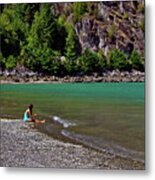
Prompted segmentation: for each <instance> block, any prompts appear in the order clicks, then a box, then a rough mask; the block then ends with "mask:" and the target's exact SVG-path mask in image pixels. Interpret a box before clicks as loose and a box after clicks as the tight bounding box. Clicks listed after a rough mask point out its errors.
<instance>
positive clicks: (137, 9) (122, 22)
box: [55, 0, 145, 56]
mask: <svg viewBox="0 0 155 180" xmlns="http://www.w3.org/2000/svg"><path fill="white" fill-rule="evenodd" d="M70 7H71V3H63V4H62V3H57V4H55V13H57V14H61V13H62V10H63V12H64V14H66V16H67V21H69V22H71V21H72V22H74V20H73V18H74V14H72V10H71V8H70ZM144 9H145V6H144V1H143V0H139V1H124V2H123V1H122V2H121V1H120V2H119V1H114V2H108V1H107V2H93V3H90V2H89V3H87V11H86V13H84V14H83V16H82V18H81V19H80V20H79V21H77V22H75V23H74V27H75V32H76V35H77V37H78V39H79V42H80V45H81V49H82V51H84V50H85V49H86V48H90V49H92V50H93V51H102V53H103V54H104V55H105V56H107V53H108V51H109V50H112V49H113V48H117V49H120V50H122V51H124V52H125V53H126V54H130V53H131V51H132V50H133V49H135V50H136V51H138V52H139V53H140V54H144Z"/></svg>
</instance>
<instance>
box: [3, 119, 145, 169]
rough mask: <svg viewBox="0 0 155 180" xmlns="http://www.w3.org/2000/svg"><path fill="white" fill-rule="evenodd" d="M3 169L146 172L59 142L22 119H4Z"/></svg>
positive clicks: (140, 165)
mask: <svg viewBox="0 0 155 180" xmlns="http://www.w3.org/2000/svg"><path fill="white" fill-rule="evenodd" d="M0 125H1V157H0V166H2V167H38V168H39V167H42V168H44V167H50V168H78V169H81V168H85V169H105V170H107V169H126V170H129V169H131V170H132V169H134V170H136V169H137V170H143V169H145V165H144V163H141V162H138V161H132V160H130V159H127V158H122V157H117V156H115V155H111V154H108V153H102V152H98V151H96V150H93V149H91V148H87V147H84V146H82V145H75V144H71V143H66V142H62V141H59V140H56V139H54V138H52V137H50V136H48V135H46V134H44V133H41V132H39V131H38V130H37V129H32V128H30V126H28V125H25V124H24V123H23V122H22V121H21V120H4V119H3V120H0Z"/></svg>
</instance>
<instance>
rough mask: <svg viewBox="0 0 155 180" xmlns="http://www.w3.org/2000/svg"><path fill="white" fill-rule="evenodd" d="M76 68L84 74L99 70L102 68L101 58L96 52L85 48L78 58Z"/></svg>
mask: <svg viewBox="0 0 155 180" xmlns="http://www.w3.org/2000/svg"><path fill="white" fill-rule="evenodd" d="M78 68H79V70H80V71H82V72H84V73H85V74H90V73H92V72H100V71H102V69H103V59H101V58H100V57H99V56H98V54H97V53H95V52H92V51H91V50H89V49H86V50H85V52H84V53H83V54H82V55H81V56H80V57H79V58H78Z"/></svg>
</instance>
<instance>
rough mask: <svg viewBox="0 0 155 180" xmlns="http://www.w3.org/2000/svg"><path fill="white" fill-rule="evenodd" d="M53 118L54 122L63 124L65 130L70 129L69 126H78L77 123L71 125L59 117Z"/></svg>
mask: <svg viewBox="0 0 155 180" xmlns="http://www.w3.org/2000/svg"><path fill="white" fill-rule="evenodd" d="M52 118H53V120H54V122H57V123H59V124H62V125H63V127H64V128H68V127H69V126H76V124H75V123H71V122H69V121H68V120H66V119H62V118H60V117H58V116H53V117H52Z"/></svg>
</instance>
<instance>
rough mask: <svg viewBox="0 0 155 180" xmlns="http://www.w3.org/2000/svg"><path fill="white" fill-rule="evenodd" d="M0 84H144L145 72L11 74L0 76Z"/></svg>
mask: <svg viewBox="0 0 155 180" xmlns="http://www.w3.org/2000/svg"><path fill="white" fill-rule="evenodd" d="M0 81H1V84H22V83H26V84H31V83H32V84H38V83H91V82H145V72H140V71H137V70H132V71H131V72H128V71H119V70H113V71H107V72H104V73H101V74H98V73H93V74H91V75H75V76H69V75H66V76H63V77H58V76H54V75H53V76H48V75H39V74H35V73H34V74H32V75H31V74H26V73H25V74H21V73H15V74H12V72H7V73H3V74H1V75H0Z"/></svg>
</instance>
